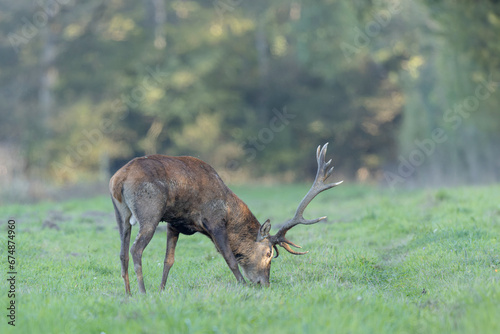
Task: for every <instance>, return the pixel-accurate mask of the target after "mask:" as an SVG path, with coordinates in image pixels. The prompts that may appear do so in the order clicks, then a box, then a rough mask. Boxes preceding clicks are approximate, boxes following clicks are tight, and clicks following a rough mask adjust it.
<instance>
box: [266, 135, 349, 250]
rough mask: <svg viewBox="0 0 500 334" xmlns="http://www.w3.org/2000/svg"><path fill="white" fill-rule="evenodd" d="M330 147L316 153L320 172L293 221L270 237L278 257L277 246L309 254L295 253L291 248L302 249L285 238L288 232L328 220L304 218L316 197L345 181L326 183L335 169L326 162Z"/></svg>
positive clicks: (319, 147) (321, 148)
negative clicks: (305, 212)
mask: <svg viewBox="0 0 500 334" xmlns="http://www.w3.org/2000/svg"><path fill="white" fill-rule="evenodd" d="M327 147H328V143H326V144H325V145H323V147H321V145H320V146H318V150H317V152H316V160H317V161H318V171H317V173H316V178H315V179H314V183H313V185H312V186H311V189H309V191H308V192H307V194H306V196H305V197H304V198H303V199H302V201H301V202H300V204H299V206H298V207H297V211H295V215H294V216H293V218H292V219H290V220H288V221H287V222H286V223H285V224H283V226H282V227H281V228H280V229H279V231H278V233H276V234H275V235H272V236H270V237H269V240H270V241H271V242H272V244H273V247H274V249H275V250H276V256H275V257H278V256H279V253H278V249H277V248H276V245H280V246H281V247H283V248H284V249H286V250H287V251H288V252H290V253H292V254H295V255H302V254H306V253H307V252H297V251H294V250H293V249H292V248H290V246H293V247H296V248H302V247H300V246H299V245H296V244H294V243H293V242H291V241H290V240H288V239H287V238H285V235H286V232H288V231H289V230H290V229H291V228H292V227H294V226H295V225H299V224H303V225H312V224H316V223H317V222H319V221H321V220H323V219H326V216H325V217H320V218H316V219H311V220H307V219H305V218H304V216H303V215H304V210H305V209H306V207H307V206H308V205H309V203H311V201H312V200H313V199H314V197H316V196H317V195H318V194H319V193H320V192H322V191H325V190H328V189H330V188H333V187H335V186H338V185H339V184H341V183H342V182H343V181H340V182H336V183H328V184H327V183H325V181H326V179H328V177H329V176H330V175H331V174H332V172H333V167H331V168H330V169H328V167H329V166H330V164H331V162H332V160H331V159H330V160H329V161H328V162H325V155H326V149H327Z"/></svg>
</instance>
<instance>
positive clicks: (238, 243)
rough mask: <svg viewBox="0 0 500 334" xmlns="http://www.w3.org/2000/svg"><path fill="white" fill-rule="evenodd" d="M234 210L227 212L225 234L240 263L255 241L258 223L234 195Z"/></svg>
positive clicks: (258, 227)
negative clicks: (226, 233)
mask: <svg viewBox="0 0 500 334" xmlns="http://www.w3.org/2000/svg"><path fill="white" fill-rule="evenodd" d="M234 205H235V206H236V209H235V210H230V211H228V221H227V232H228V237H229V244H230V246H231V249H232V251H233V253H234V255H235V257H236V259H237V260H238V262H240V261H241V260H242V259H243V257H244V254H248V253H249V252H250V251H251V249H252V244H253V243H255V242H256V240H257V234H258V232H259V229H260V223H259V221H258V220H257V218H255V216H254V215H253V213H252V212H251V211H250V209H249V208H248V206H247V205H246V204H245V203H244V202H243V201H242V200H241V199H239V198H238V197H237V196H236V195H234Z"/></svg>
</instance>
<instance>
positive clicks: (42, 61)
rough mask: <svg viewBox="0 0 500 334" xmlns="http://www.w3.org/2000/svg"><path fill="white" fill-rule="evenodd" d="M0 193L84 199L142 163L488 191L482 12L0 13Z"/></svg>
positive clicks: (148, 6)
mask: <svg viewBox="0 0 500 334" xmlns="http://www.w3.org/2000/svg"><path fill="white" fill-rule="evenodd" d="M0 27H1V34H0V59H1V63H0V86H1V91H0V118H1V122H0V181H1V188H2V190H1V191H2V192H7V193H8V194H9V196H19V197H22V196H25V195H29V196H34V197H37V196H38V197H43V196H45V193H46V191H47V190H46V189H48V187H49V185H68V184H81V183H92V182H100V183H102V184H106V183H107V178H108V177H109V176H110V174H112V173H113V172H114V171H116V170H117V169H118V168H119V167H121V166H122V165H123V164H124V163H125V162H126V161H128V160H129V159H131V158H132V157H135V156H140V155H145V154H154V153H159V154H168V155H193V156H196V157H199V158H201V159H203V160H205V161H207V162H209V163H210V164H212V165H213V166H214V167H215V168H216V169H217V170H218V171H219V172H220V174H221V176H222V177H223V178H224V179H225V180H226V181H229V182H230V183H234V182H248V181H249V180H256V179H260V180H266V179H267V180H271V179H272V180H276V181H280V182H292V181H306V180H309V179H310V178H311V177H312V176H313V175H314V173H315V168H316V166H315V164H316V162H315V160H314V153H313V152H314V150H315V148H316V146H317V145H319V144H322V143H324V142H330V150H329V155H331V156H333V158H334V159H333V160H334V161H333V163H334V165H335V166H336V169H337V174H336V175H337V176H336V178H338V179H341V178H345V179H348V180H356V181H360V182H371V183H377V184H382V185H386V186H389V187H398V186H425V185H455V184H471V183H490V182H497V181H499V180H500V154H499V153H500V149H499V147H500V110H499V107H498V106H499V105H500V94H499V93H498V90H500V87H498V85H497V82H500V4H499V3H498V1H493V0H490V1H485V0H479V1H460V0H455V1H452V0H444V1H430V0H415V1H405V0H387V1H384V0H379V1H377V0H372V1H368V0H353V1H341V0H322V1H311V0H302V1H297V0H288V1H281V0H276V1H262V0H254V1H242V0H206V1H182V0H177V1H171V0H142V1H133V0H107V1H106V0H87V1H76V0H39V1H28V0H17V1H11V0H0Z"/></svg>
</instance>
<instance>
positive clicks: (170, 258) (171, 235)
mask: <svg viewBox="0 0 500 334" xmlns="http://www.w3.org/2000/svg"><path fill="white" fill-rule="evenodd" d="M177 240H179V231H177V230H176V229H175V228H173V227H172V226H170V224H168V225H167V251H166V254H165V261H164V264H163V276H162V278H161V285H160V291H163V290H165V284H166V283H167V277H168V273H169V271H170V268H172V266H173V265H174V255H175V246H176V245H177Z"/></svg>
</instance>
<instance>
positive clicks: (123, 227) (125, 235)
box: [113, 200, 131, 295]
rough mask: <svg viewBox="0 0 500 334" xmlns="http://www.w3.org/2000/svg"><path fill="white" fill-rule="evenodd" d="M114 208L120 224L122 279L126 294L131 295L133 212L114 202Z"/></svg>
mask: <svg viewBox="0 0 500 334" xmlns="http://www.w3.org/2000/svg"><path fill="white" fill-rule="evenodd" d="M113 206H114V208H115V215H116V222H117V223H118V229H119V231H120V242H121V248H120V262H121V265H122V278H123V281H124V283H125V292H126V293H127V294H128V295H130V281H129V277H128V261H129V255H128V250H129V247H130V232H131V226H130V223H129V221H130V216H131V212H130V210H129V209H128V208H127V207H126V206H125V205H123V204H122V205H120V204H118V205H117V204H116V203H115V201H114V200H113Z"/></svg>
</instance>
